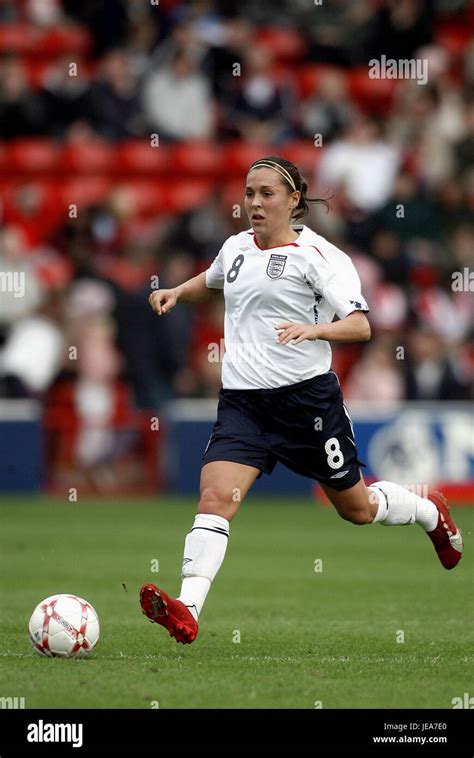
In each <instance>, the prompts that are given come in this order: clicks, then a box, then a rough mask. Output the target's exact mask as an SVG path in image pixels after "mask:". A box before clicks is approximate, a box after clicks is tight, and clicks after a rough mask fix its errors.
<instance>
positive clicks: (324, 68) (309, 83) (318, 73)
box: [297, 63, 346, 98]
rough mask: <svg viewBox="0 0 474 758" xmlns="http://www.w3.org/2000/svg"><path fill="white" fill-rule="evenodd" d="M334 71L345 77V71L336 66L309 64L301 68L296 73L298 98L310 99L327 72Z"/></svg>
mask: <svg viewBox="0 0 474 758" xmlns="http://www.w3.org/2000/svg"><path fill="white" fill-rule="evenodd" d="M331 71H336V72H338V73H339V74H343V75H344V76H346V71H345V70H344V69H342V68H339V67H338V66H331V65H328V64H319V63H311V64H308V65H305V66H301V67H300V68H299V70H298V71H297V83H298V89H299V93H300V96H301V97H303V98H307V97H310V96H311V95H314V94H315V92H317V91H318V88H319V85H320V84H321V81H322V80H323V79H324V77H325V75H326V74H327V73H328V72H331Z"/></svg>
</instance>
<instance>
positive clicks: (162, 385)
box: [117, 256, 194, 408]
mask: <svg viewBox="0 0 474 758" xmlns="http://www.w3.org/2000/svg"><path fill="white" fill-rule="evenodd" d="M158 270H159V272H160V274H159V286H160V288H165V289H166V288H169V287H174V286H176V285H177V284H181V282H183V281H185V280H186V279H190V278H191V277H192V276H194V271H193V263H192V260H191V259H190V258H189V257H188V256H176V257H175V256H172V257H170V258H169V259H168V260H167V261H166V263H165V264H164V265H163V266H162V267H160V268H159V269H158ZM180 277H181V278H180ZM149 294H150V284H148V285H147V286H146V287H143V288H141V289H138V290H136V291H135V292H132V293H129V294H128V295H127V297H125V298H121V300H120V302H119V304H118V310H117V321H118V328H119V331H118V338H119V344H120V347H121V349H122V351H123V353H124V355H125V357H126V360H127V367H128V372H127V375H128V378H129V379H130V381H131V383H132V386H133V389H134V392H135V401H136V403H137V405H138V407H140V408H161V407H162V405H163V404H164V403H165V402H166V401H167V400H170V399H171V398H172V397H173V395H174V391H173V382H174V379H175V377H176V376H177V375H178V374H179V372H182V371H183V370H184V369H185V368H186V365H187V362H188V357H189V356H188V354H189V344H190V334H191V329H192V324H193V310H192V308H190V306H187V305H184V304H182V305H180V307H179V308H175V309H173V310H172V311H170V313H168V314H167V316H166V318H157V316H156V314H155V313H154V312H153V311H152V310H151V308H150V306H149V304H148V296H149Z"/></svg>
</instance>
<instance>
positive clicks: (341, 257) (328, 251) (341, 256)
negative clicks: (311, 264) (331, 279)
mask: <svg viewBox="0 0 474 758" xmlns="http://www.w3.org/2000/svg"><path fill="white" fill-rule="evenodd" d="M298 246H299V247H301V248H303V249H304V251H305V253H306V255H307V257H308V258H310V259H311V258H314V256H320V259H321V258H322V260H324V261H325V262H326V263H327V264H328V265H329V266H331V265H334V266H337V265H338V264H342V265H344V264H345V263H350V262H351V259H350V256H349V255H348V254H347V253H345V252H344V251H343V250H341V249H340V248H339V247H337V246H336V245H334V244H333V243H332V242H330V241H329V240H327V239H326V237H323V236H322V235H321V234H318V233H317V232H315V231H314V230H313V229H310V228H309V226H305V225H302V229H301V232H300V236H299V238H298ZM320 259H319V262H321V260H320Z"/></svg>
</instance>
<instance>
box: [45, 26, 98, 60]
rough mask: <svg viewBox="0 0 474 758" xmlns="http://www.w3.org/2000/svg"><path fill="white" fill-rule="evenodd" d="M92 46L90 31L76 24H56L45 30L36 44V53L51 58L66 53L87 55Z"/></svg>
mask: <svg viewBox="0 0 474 758" xmlns="http://www.w3.org/2000/svg"><path fill="white" fill-rule="evenodd" d="M90 48H91V35H90V33H89V31H88V30H87V29H86V28H85V27H83V26H79V25H76V24H69V25H65V26H56V27H54V28H53V29H48V30H46V31H44V32H43V33H42V34H41V36H40V38H39V39H38V41H37V43H36V45H35V51H34V52H35V54H36V55H42V56H49V57H51V58H53V57H56V56H58V55H63V54H65V53H68V54H75V55H85V54H87V53H88V52H89V50H90Z"/></svg>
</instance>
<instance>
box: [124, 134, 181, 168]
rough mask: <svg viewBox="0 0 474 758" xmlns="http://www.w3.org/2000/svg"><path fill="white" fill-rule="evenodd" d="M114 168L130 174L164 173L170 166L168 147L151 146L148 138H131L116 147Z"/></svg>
mask: <svg viewBox="0 0 474 758" xmlns="http://www.w3.org/2000/svg"><path fill="white" fill-rule="evenodd" d="M116 157H117V163H116V164H115V170H118V171H120V172H121V173H126V174H128V173H130V174H164V173H166V171H167V170H168V169H169V168H171V166H170V162H169V148H168V147H167V146H164V145H160V146H159V147H152V146H151V144H150V141H149V140H148V139H133V140H127V141H126V142H122V143H121V144H120V145H119V146H118V147H117V154H116Z"/></svg>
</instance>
